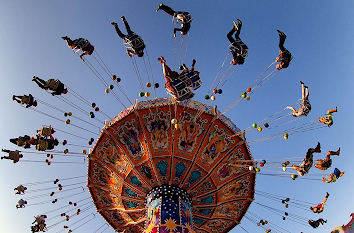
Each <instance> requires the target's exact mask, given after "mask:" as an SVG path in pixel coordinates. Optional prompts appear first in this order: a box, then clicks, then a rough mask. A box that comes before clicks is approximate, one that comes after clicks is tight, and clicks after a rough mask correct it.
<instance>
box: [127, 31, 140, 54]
mask: <svg viewBox="0 0 354 233" xmlns="http://www.w3.org/2000/svg"><path fill="white" fill-rule="evenodd" d="M124 46H125V48H126V49H129V50H134V51H135V52H137V51H139V50H144V48H145V44H144V41H143V39H142V38H141V37H140V36H139V35H137V34H135V33H133V34H130V35H127V36H126V37H125V38H124Z"/></svg>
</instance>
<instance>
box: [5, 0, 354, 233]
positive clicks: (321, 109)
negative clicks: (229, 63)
mask: <svg viewBox="0 0 354 233" xmlns="http://www.w3.org/2000/svg"><path fill="white" fill-rule="evenodd" d="M159 3H160V1H156V0H154V1H138V0H130V1H121V0H116V1H113V0H107V1H83V0H78V1H44V0H37V1H24V0H22V1H21V0H11V1H2V2H1V7H0V22H1V27H0V51H1V55H0V79H1V84H2V85H0V99H1V109H2V111H1V112H2V114H0V129H1V133H0V144H1V146H2V148H7V149H16V147H15V146H14V145H12V144H10V143H9V141H8V139H9V138H15V137H17V136H19V135H24V134H28V135H33V134H34V133H35V130H36V129H38V128H40V127H41V126H42V125H46V124H53V125H54V126H57V127H58V128H62V129H67V130H68V131H71V132H75V133H78V134H80V135H82V136H84V137H91V136H92V135H90V134H88V133H86V132H81V131H78V130H77V129H75V128H70V127H68V126H66V125H65V124H64V123H60V122H53V120H52V119H50V118H47V117H45V116H43V115H40V114H39V113H36V112H33V111H30V110H28V109H24V108H22V107H21V106H19V105H18V104H16V103H15V102H13V101H12V99H11V97H12V95H13V94H16V95H22V94H25V93H27V94H28V93H32V94H33V95H34V96H35V97H38V98H39V99H41V100H44V101H46V102H48V103H52V104H54V105H56V106H58V107H59V108H61V109H64V110H67V109H68V111H73V110H72V109H71V108H70V107H67V105H65V104H64V103H63V102H60V101H59V100H58V99H57V98H54V97H51V96H49V95H48V94H47V93H45V92H44V91H42V90H40V89H39V88H38V87H37V86H36V85H35V84H34V83H33V82H31V79H32V77H33V76H34V75H36V76H39V77H41V78H43V79H48V78H50V77H53V78H59V79H60V80H62V81H63V82H64V83H65V84H67V85H68V86H70V87H71V88H72V89H74V90H75V91H77V92H78V93H80V94H81V95H82V96H84V97H85V98H87V99H89V100H90V101H93V102H96V103H97V104H98V105H99V106H100V108H101V109H102V110H103V111H105V112H106V113H108V114H109V115H111V116H113V115H116V114H117V113H119V112H120V111H121V110H123V107H122V106H121V105H120V104H119V103H118V102H117V101H116V99H115V98H113V97H112V95H106V94H105V93H104V87H103V86H102V85H101V83H100V82H99V81H98V79H97V78H95V76H94V75H93V74H92V73H91V71H90V70H89V69H88V68H87V67H86V66H85V65H84V64H83V63H82V62H81V61H80V60H79V59H78V58H77V57H76V56H74V54H73V53H72V52H71V51H70V50H69V49H68V48H67V47H66V45H65V42H64V41H63V40H62V39H61V38H60V37H61V36H64V35H67V36H70V37H71V38H78V37H84V38H87V39H89V40H90V41H91V42H92V44H94V45H95V49H96V51H97V52H99V54H100V55H101V56H102V57H103V59H104V61H105V63H106V64H107V66H108V67H109V68H110V70H111V71H113V72H114V73H116V74H117V75H118V76H120V77H122V86H123V87H124V89H125V90H126V92H127V93H128V94H129V97H130V98H131V99H135V98H139V97H138V93H139V90H138V87H139V85H138V81H137V78H136V75H135V73H134V69H133V65H132V63H131V60H130V59H129V57H127V56H126V54H125V48H124V46H123V44H122V41H121V40H120V39H119V38H118V37H117V35H116V33H115V31H114V28H113V27H112V26H111V25H110V22H111V21H116V22H118V24H119V25H120V26H121V28H122V29H123V31H124V27H123V25H122V22H121V20H120V16H122V15H124V16H126V18H127V20H128V21H129V23H130V26H131V28H132V30H133V31H135V32H137V33H138V34H140V35H141V36H142V37H143V39H144V41H145V43H146V45H147V49H148V52H149V55H150V61H151V63H152V69H153V73H154V77H155V80H158V82H160V84H163V76H162V71H161V65H160V64H159V63H158V61H157V60H156V58H157V57H158V56H161V55H163V56H165V58H166V60H167V62H168V63H169V64H171V65H173V64H175V63H174V61H175V57H176V56H178V54H179V51H178V50H179V43H180V41H179V39H177V40H175V39H174V38H173V35H172V29H173V24H172V22H171V17H169V16H168V15H166V14H165V13H163V12H158V13H156V12H155V8H156V6H157V5H158V4H159ZM164 3H165V4H167V5H170V6H171V7H172V8H174V9H176V10H185V11H189V12H191V14H192V16H193V22H192V28H191V31H190V34H189V36H187V37H185V40H184V46H185V45H187V49H185V48H184V50H183V51H184V52H186V51H187V55H186V56H185V63H186V64H187V65H190V63H191V61H192V59H193V58H195V59H196V60H197V64H196V68H197V69H198V70H199V71H200V72H201V78H202V80H203V83H204V85H203V87H202V88H200V90H198V91H196V97H195V98H196V99H197V100H203V96H204V94H205V93H206V91H207V90H208V89H209V87H210V84H211V82H212V80H213V78H214V77H215V74H216V73H217V71H218V69H219V68H220V65H221V63H222V61H223V59H224V57H225V55H226V54H227V52H228V45H229V42H228V41H227V39H226V34H227V32H228V31H229V30H230V29H231V27H232V21H233V20H236V18H240V19H242V21H243V28H242V32H241V38H242V39H243V41H244V42H245V43H246V44H247V45H248V47H249V56H248V58H247V60H246V62H245V64H244V65H243V66H240V67H238V68H236V71H235V72H234V73H233V75H232V77H231V78H230V80H228V81H227V83H226V85H225V86H224V87H223V91H224V92H223V94H222V95H218V96H217V99H216V101H215V102H213V103H212V104H216V105H218V107H219V109H220V110H223V109H225V108H226V107H227V106H228V105H229V104H231V103H232V101H233V100H234V99H235V98H237V97H238V96H239V95H240V94H241V93H242V92H243V91H244V90H245V89H246V88H247V87H248V85H249V84H250V83H252V82H253V81H254V80H255V79H256V77H257V75H258V74H259V73H261V72H262V71H263V70H264V69H265V68H266V67H267V66H268V65H269V64H270V63H271V62H272V61H273V60H274V58H275V57H276V56H277V53H278V47H277V44H278V35H277V32H276V29H281V30H282V31H284V32H285V33H286V34H287V36H288V37H287V41H286V43H285V47H287V48H288V49H289V50H290V51H291V52H292V54H293V56H294V59H293V61H292V63H291V65H290V67H289V68H288V69H286V70H282V71H281V72H279V74H277V76H275V77H274V78H273V79H271V80H270V81H268V82H267V83H266V84H265V85H263V86H262V87H261V88H260V89H259V90H258V91H257V92H256V93H255V95H254V96H253V97H252V99H251V101H250V102H242V103H241V104H239V105H238V106H236V107H235V108H233V109H232V110H231V111H229V112H228V113H227V116H228V117H230V118H231V119H232V121H233V122H234V123H235V124H236V125H237V126H238V127H240V128H241V129H244V128H247V127H249V126H250V125H251V124H252V123H253V122H257V121H260V120H262V119H264V118H265V117H267V116H269V115H271V114H272V113H274V112H277V111H280V110H282V109H283V108H284V107H286V106H287V105H293V104H296V101H297V100H298V99H299V98H300V97H301V89H300V84H299V81H300V80H302V81H303V82H305V84H306V85H308V86H309V89H310V93H311V94H310V100H311V103H312V108H313V109H312V112H311V113H310V114H309V116H308V117H307V118H302V119H300V120H299V121H297V122H296V124H301V123H304V122H309V121H313V120H315V119H316V118H317V117H318V116H320V115H322V114H323V113H325V112H326V111H327V109H329V108H333V107H335V106H338V109H339V112H338V113H337V114H335V115H334V121H335V123H334V125H333V127H331V128H323V129H319V130H315V131H309V132H304V133H301V134H295V135H293V136H291V137H290V138H289V140H287V141H285V140H283V139H282V138H277V139H273V140H267V141H264V142H258V143H253V144H251V145H250V148H251V152H252V155H253V157H254V158H256V159H279V160H282V159H283V158H287V157H299V156H302V155H304V154H305V152H306V151H307V148H308V147H314V146H315V145H316V143H317V142H318V141H320V142H321V145H322V154H321V156H320V157H323V156H324V155H325V152H326V151H327V150H336V149H337V148H338V147H339V146H340V147H341V150H342V151H341V155H340V157H338V158H337V157H336V158H334V159H333V166H332V168H330V169H329V170H328V171H326V172H320V171H319V170H317V169H315V168H312V170H311V173H313V174H315V175H316V174H326V173H329V172H330V171H332V170H333V168H334V167H338V168H340V169H341V170H343V171H345V175H344V176H343V177H342V178H341V179H340V180H338V181H337V182H336V183H332V184H326V183H322V182H321V181H318V180H316V181H314V180H306V179H298V180H296V181H293V180H291V179H290V178H287V179H285V178H281V177H275V176H271V177H267V176H261V175H259V176H257V180H256V190H261V191H265V192H269V193H273V194H278V195H282V196H289V197H291V198H295V199H299V200H303V201H308V202H311V203H319V202H320V201H321V200H322V199H323V197H324V195H325V193H326V192H329V193H330V198H329V200H328V202H327V204H326V208H325V211H324V212H323V213H321V214H320V215H318V214H313V213H311V212H309V211H305V210H298V209H294V208H292V209H291V208H290V209H288V212H290V213H295V214H298V215H301V216H304V217H306V218H308V219H317V218H319V217H322V218H324V219H327V220H328V222H327V224H325V225H324V226H320V227H319V228H318V229H311V228H309V227H306V226H303V225H299V224H296V223H294V222H292V221H289V220H287V221H283V220H282V219H281V217H280V216H278V215H275V214H273V213H272V212H268V210H266V209H264V208H261V207H260V206H258V205H256V204H255V203H253V204H252V205H251V208H250V209H249V210H250V211H251V212H252V213H255V214H257V215H258V216H261V217H262V218H264V219H267V220H269V221H270V222H274V223H275V224H277V225H279V226H281V227H283V228H285V229H287V230H288V231H290V232H301V231H302V232H330V231H331V230H332V229H333V228H334V227H335V226H340V225H342V224H345V223H347V222H348V221H349V215H350V213H351V212H353V211H354V189H353V186H354V181H353V179H352V177H353V171H352V166H353V150H354V148H353V142H352V140H353V129H354V127H353V124H352V122H353V120H352V116H353V114H354V111H353V100H354V98H353V97H354V94H353V87H354V82H353V74H354V72H353V71H354V68H353V67H354V66H353V65H352V64H353V62H354V59H353V56H352V54H354V51H353V50H354V46H353V37H354V30H353V22H354V15H353V9H354V8H353V7H354V3H353V1H350V0H343V1H330V0H322V1H305V0H299V1H284V0H267V1H231V0H216V1H202V0H194V1H185V0H181V1H164ZM178 38H179V36H178ZM176 44H177V47H176ZM177 60H178V59H177ZM142 64H143V63H139V65H140V68H141V70H143V69H144V68H143V66H142ZM175 68H176V67H175ZM144 80H146V77H145V79H144ZM161 87H162V85H161ZM158 96H160V97H164V96H166V94H165V91H164V90H163V88H160V89H159V90H158ZM119 97H120V98H121V99H122V100H124V96H122V95H119ZM69 98H70V97H69ZM124 103H125V104H126V105H129V103H128V102H127V101H125V102H124ZM209 103H210V102H209ZM41 109H42V110H44V111H46V112H50V113H51V114H52V115H55V116H57V117H60V118H62V119H64V117H63V116H62V114H61V113H58V112H55V111H53V110H50V109H46V108H45V107H43V108H41ZM78 114H79V113H78ZM85 117H86V118H85ZM82 118H85V119H86V120H88V119H89V118H88V117H87V116H82ZM63 121H64V120H63ZM95 123H97V122H95ZM294 124H295V123H294ZM78 125H80V123H78ZM86 127H87V128H88V129H90V130H97V129H95V128H94V127H91V126H86ZM57 135H58V137H59V138H60V139H65V137H66V136H65V135H63V134H60V133H58V134H57ZM247 137H248V136H247ZM260 137H262V136H261V135H260V134H257V133H254V134H252V135H249V137H248V139H257V138H260ZM85 143H86V142H82V141H74V144H85ZM60 149H64V147H62V146H61V147H60ZM70 150H73V151H75V150H76V151H79V150H80V148H75V147H73V148H70ZM36 156H39V155H26V157H25V159H28V160H39V159H38V157H37V158H36ZM315 158H316V157H315ZM40 159H43V158H42V157H41V158H40ZM58 160H59V159H58ZM285 160H286V159H285ZM285 160H284V161H285ZM62 161H63V160H62ZM75 161H76V162H81V160H80V159H76V160H75ZM279 171H280V168H279ZM85 174H86V165H84V164H53V165H51V166H47V165H45V164H43V163H18V164H12V163H11V162H10V161H4V160H3V161H1V162H0V187H1V189H0V200H1V202H2V203H1V208H0V226H1V229H0V232H4V233H20V232H21V233H22V232H29V226H30V224H31V222H32V221H33V216H34V215H36V214H39V213H41V212H45V211H48V210H51V209H53V208H54V207H52V206H51V204H48V205H41V206H32V207H28V208H25V209H19V210H17V209H16V208H15V205H16V203H17V200H18V199H19V196H15V195H14V194H13V188H14V187H15V186H17V185H18V184H20V183H28V182H36V181H43V180H51V179H55V178H57V177H73V176H82V175H85ZM312 177H313V176H312ZM318 177H320V176H318ZM318 177H317V178H318ZM84 180H85V179H84V178H82V179H81V181H84ZM80 196H81V197H83V198H85V197H88V196H89V195H88V193H86V194H80ZM256 201H258V202H260V203H263V204H265V205H268V206H274V207H275V208H278V209H281V208H282V206H281V203H279V202H273V201H271V200H269V199H264V198H262V197H259V196H256ZM53 222H55V220H53ZM103 223H104V220H103V218H102V217H101V216H99V215H96V217H95V218H94V220H92V221H91V222H90V223H88V225H87V226H85V227H82V228H79V229H78V230H77V232H91V231H92V232H93V231H94V230H95V229H97V228H98V227H99V226H100V225H102V224H103ZM241 226H243V227H244V228H245V229H246V230H247V231H249V232H262V231H264V230H263V229H261V228H259V227H257V226H256V225H255V224H253V223H251V222H250V221H248V220H247V219H243V221H242V223H241ZM59 230H60V229H55V230H54V231H53V232H57V231H59ZM106 232H109V231H108V230H107V231H106ZM232 232H235V233H236V232H244V231H243V230H242V229H240V228H239V227H236V228H235V229H234V230H233V231H232Z"/></svg>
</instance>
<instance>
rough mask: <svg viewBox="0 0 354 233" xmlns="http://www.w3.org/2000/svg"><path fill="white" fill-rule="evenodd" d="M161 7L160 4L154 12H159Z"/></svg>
mask: <svg viewBox="0 0 354 233" xmlns="http://www.w3.org/2000/svg"><path fill="white" fill-rule="evenodd" d="M161 6H162V4H160V5H158V7H156V12H158V11H159V10H160V7H161Z"/></svg>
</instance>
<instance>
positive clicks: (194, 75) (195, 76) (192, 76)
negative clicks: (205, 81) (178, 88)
mask: <svg viewBox="0 0 354 233" xmlns="http://www.w3.org/2000/svg"><path fill="white" fill-rule="evenodd" d="M186 76H187V77H188V78H189V80H190V81H191V82H192V85H190V87H191V88H192V89H193V90H197V89H198V88H199V87H200V86H201V85H202V80H201V79H200V76H199V72H196V71H190V72H187V73H186Z"/></svg>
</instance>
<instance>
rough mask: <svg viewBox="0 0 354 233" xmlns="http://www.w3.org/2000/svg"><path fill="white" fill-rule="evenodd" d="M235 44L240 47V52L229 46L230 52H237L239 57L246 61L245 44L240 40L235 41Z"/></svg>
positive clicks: (246, 51)
mask: <svg viewBox="0 0 354 233" xmlns="http://www.w3.org/2000/svg"><path fill="white" fill-rule="evenodd" d="M236 43H237V44H238V45H239V46H240V47H241V50H240V51H238V49H237V48H236V47H235V46H234V45H230V50H233V51H235V52H237V54H238V55H239V56H242V57H243V58H245V59H246V57H247V55H248V47H247V45H246V44H245V43H243V41H242V40H236Z"/></svg>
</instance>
